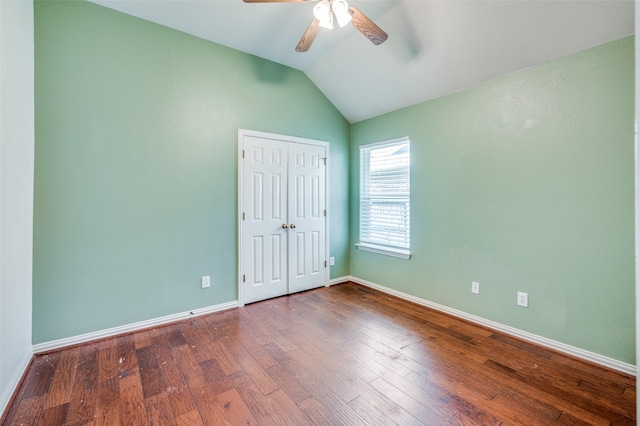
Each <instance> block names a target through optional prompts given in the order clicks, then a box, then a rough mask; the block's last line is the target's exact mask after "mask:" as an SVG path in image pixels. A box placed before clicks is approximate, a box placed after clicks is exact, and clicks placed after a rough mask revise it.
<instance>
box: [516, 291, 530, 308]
mask: <svg viewBox="0 0 640 426" xmlns="http://www.w3.org/2000/svg"><path fill="white" fill-rule="evenodd" d="M518 306H522V307H523V308H528V307H529V295H528V294H527V293H525V292H522V291H519V292H518Z"/></svg>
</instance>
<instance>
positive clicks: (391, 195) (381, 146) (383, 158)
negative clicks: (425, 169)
mask: <svg viewBox="0 0 640 426" xmlns="http://www.w3.org/2000/svg"><path fill="white" fill-rule="evenodd" d="M410 162H411V156H410V150H409V139H408V138H402V139H396V140H393V141H387V142H379V143H375V144H369V145H363V146H361V147H360V242H359V243H358V248H360V249H364V250H369V251H375V252H378V253H383V254H390V255H394V256H395V255H397V256H398V257H404V258H409V257H410V253H409V248H410V228H409V225H410V181H409V168H410Z"/></svg>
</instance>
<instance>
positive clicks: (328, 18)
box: [313, 0, 333, 30]
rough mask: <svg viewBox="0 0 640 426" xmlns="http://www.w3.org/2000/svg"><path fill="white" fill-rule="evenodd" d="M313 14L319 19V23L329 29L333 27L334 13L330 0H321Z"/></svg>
mask: <svg viewBox="0 0 640 426" xmlns="http://www.w3.org/2000/svg"><path fill="white" fill-rule="evenodd" d="M313 16H315V18H316V19H317V20H318V25H319V26H321V27H322V28H326V29H328V30H332V29H333V13H332V12H331V4H330V3H329V1H328V0H321V1H320V2H318V4H316V5H315V6H314V8H313Z"/></svg>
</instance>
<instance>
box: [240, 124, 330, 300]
mask: <svg viewBox="0 0 640 426" xmlns="http://www.w3.org/2000/svg"><path fill="white" fill-rule="evenodd" d="M245 136H252V137H257V138H262V139H272V140H275V141H282V142H295V143H302V144H307V145H317V146H322V147H324V148H325V153H326V156H327V161H328V158H329V147H330V144H329V142H327V141H320V140H316V139H308V138H301V137H297V136H287V135H280V134H276V133H266V132H259V131H255V130H247V129H238V183H237V188H238V190H237V197H238V199H237V203H238V204H237V205H238V210H237V213H238V214H237V226H236V229H237V237H236V238H237V244H238V253H237V259H238V280H237V285H238V306H240V307H242V306H244V297H243V294H242V293H243V290H242V288H243V285H242V284H243V269H244V268H243V266H244V265H243V246H242V241H243V238H242V237H243V234H242V233H243V227H242V221H243V205H242V200H243V188H244V185H243V184H244V182H243V174H244V173H243V172H244V165H243V161H242V159H243V149H244V143H243V141H244V138H245ZM325 187H326V191H325V207H326V210H327V215H326V217H325V224H326V226H325V233H326V235H325V259H327V266H326V267H325V268H324V271H325V273H324V285H325V286H329V278H330V267H329V265H328V261H329V253H330V252H329V247H330V244H329V223H330V221H329V210H330V209H329V198H330V197H329V167H326V169H325Z"/></svg>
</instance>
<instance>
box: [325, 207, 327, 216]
mask: <svg viewBox="0 0 640 426" xmlns="http://www.w3.org/2000/svg"><path fill="white" fill-rule="evenodd" d="M324 216H325V217H326V216H327V210H326V209H325V211H324Z"/></svg>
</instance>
